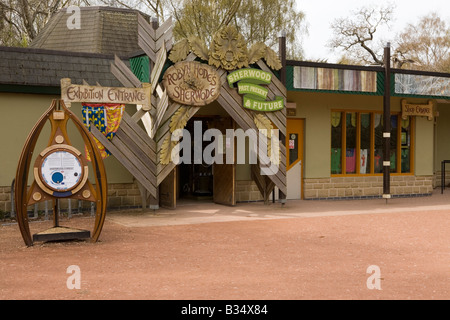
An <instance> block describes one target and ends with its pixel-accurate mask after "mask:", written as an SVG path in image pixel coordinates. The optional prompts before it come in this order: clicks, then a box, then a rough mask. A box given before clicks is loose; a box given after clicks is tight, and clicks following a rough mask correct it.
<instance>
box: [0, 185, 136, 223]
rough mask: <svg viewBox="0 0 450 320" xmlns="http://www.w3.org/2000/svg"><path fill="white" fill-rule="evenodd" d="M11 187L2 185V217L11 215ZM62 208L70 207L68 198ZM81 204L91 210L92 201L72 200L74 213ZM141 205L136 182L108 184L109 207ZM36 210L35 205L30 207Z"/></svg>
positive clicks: (43, 206)
mask: <svg viewBox="0 0 450 320" xmlns="http://www.w3.org/2000/svg"><path fill="white" fill-rule="evenodd" d="M11 196H12V194H11V187H0V218H2V217H9V216H10V213H11ZM60 205H61V210H62V211H67V210H68V208H69V201H68V199H61V202H60ZM79 206H81V208H80V209H81V210H82V211H83V212H88V211H90V210H91V202H88V201H81V202H79V201H78V200H73V199H72V200H71V202H70V207H71V210H72V212H73V213H77V212H78V211H79ZM140 206H141V196H140V193H139V188H138V186H137V184H136V183H114V184H109V185H108V204H107V207H108V209H128V208H139V207H140ZM36 209H37V211H38V212H39V213H43V212H45V209H46V204H45V202H41V203H39V204H38V205H37V207H36ZM28 210H29V211H34V210H35V208H34V206H30V207H29V208H28ZM47 210H49V211H50V212H51V211H52V203H51V202H50V201H49V202H48V203H47Z"/></svg>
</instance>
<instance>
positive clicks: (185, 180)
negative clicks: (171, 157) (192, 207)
mask: <svg viewBox="0 0 450 320" xmlns="http://www.w3.org/2000/svg"><path fill="white" fill-rule="evenodd" d="M196 122H197V128H198V127H199V126H198V124H199V122H200V123H201V134H202V136H203V134H204V133H205V131H206V130H208V129H212V128H215V129H218V130H220V131H221V132H222V134H224V135H225V133H226V131H225V130H226V129H232V128H233V120H232V119H231V118H230V117H218V116H197V117H193V118H191V119H190V120H189V121H188V123H187V124H186V127H185V129H186V130H188V131H189V133H190V135H191V146H192V147H191V162H190V163H181V164H179V165H178V166H177V195H178V196H177V198H179V199H180V200H191V201H212V202H215V203H219V204H224V205H235V204H236V200H235V189H236V188H235V180H236V179H235V178H236V177H235V175H236V169H235V164H216V163H213V164H207V163H205V161H204V159H203V157H202V163H194V158H195V157H196V156H197V157H198V154H197V155H195V152H199V150H194V134H197V135H198V134H199V132H194V125H195V123H196ZM197 130H198V129H197ZM202 141H203V139H202ZM211 143H213V142H212V141H203V142H202V144H203V145H202V149H201V152H203V150H205V147H207V146H208V145H210V144H211ZM181 156H182V154H181ZM224 162H225V159H224Z"/></svg>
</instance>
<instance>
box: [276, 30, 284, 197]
mask: <svg viewBox="0 0 450 320" xmlns="http://www.w3.org/2000/svg"><path fill="white" fill-rule="evenodd" d="M279 52H280V60H281V65H282V67H281V69H280V82H281V83H282V84H283V85H284V86H286V31H285V30H282V31H281V32H280V37H279ZM285 103H286V101H285ZM279 139H280V143H282V144H283V146H284V145H286V137H285V136H284V134H283V133H282V132H281V131H280V136H279ZM278 199H279V201H280V203H281V204H282V205H284V204H285V203H286V195H285V194H284V193H283V192H281V191H280V190H279V191H278Z"/></svg>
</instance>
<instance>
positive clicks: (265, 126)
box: [253, 113, 273, 139]
mask: <svg viewBox="0 0 450 320" xmlns="http://www.w3.org/2000/svg"><path fill="white" fill-rule="evenodd" d="M253 121H254V122H255V124H256V127H257V128H258V129H260V130H263V131H261V133H262V134H264V135H265V136H266V137H267V138H269V139H270V138H271V135H272V131H271V129H273V126H272V122H271V121H270V120H269V118H267V117H266V116H265V115H264V114H262V113H257V114H255V115H254V116H253ZM264 130H266V131H264Z"/></svg>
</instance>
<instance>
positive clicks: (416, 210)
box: [0, 189, 450, 301]
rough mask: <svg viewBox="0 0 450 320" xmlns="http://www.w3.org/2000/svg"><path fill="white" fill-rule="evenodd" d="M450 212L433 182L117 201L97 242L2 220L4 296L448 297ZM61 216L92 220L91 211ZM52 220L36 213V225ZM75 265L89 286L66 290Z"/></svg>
mask: <svg viewBox="0 0 450 320" xmlns="http://www.w3.org/2000/svg"><path fill="white" fill-rule="evenodd" d="M449 218H450V190H446V191H445V192H444V194H443V195H441V194H440V189H439V190H437V189H436V190H435V192H434V194H433V195H432V196H429V197H414V198H394V199H390V200H388V201H386V200H384V199H373V200H336V201H333V200H324V201H305V200H298V201H288V202H287V204H285V205H281V204H279V203H275V204H272V203H271V204H270V205H268V206H265V205H264V204H262V203H259V202H258V203H240V204H238V205H236V206H234V207H227V206H221V205H216V204H213V203H208V202H203V203H199V202H195V201H181V202H179V204H178V207H177V209H176V210H166V209H159V210H157V211H146V212H143V211H142V210H140V209H136V210H127V211H111V212H108V213H107V218H106V221H105V225H104V228H103V231H102V234H101V235H100V241H99V242H97V243H90V242H88V241H69V242H67V241H66V242H44V243H35V244H34V246H32V247H26V246H25V245H24V243H23V240H22V238H21V236H20V232H19V229H18V226H17V224H15V223H8V222H0V299H2V300H3V299H6V300H8V299H11V300H12V299H81V300H86V299H102V300H103V299H104V300H110V299H145V300H205V299H206V300H224V299H225V300H261V301H264V300H310V299H319V300H324V299H336V300H354V299H364V300H368V299H370V300H371V299H376V300H387V299H396V300H407V299H410V300H411V299H412V300H429V299H443V300H447V299H449V298H450V292H449V288H450V234H449V230H450V228H449V227H450V219H449ZM61 224H62V225H67V226H70V227H78V228H85V229H90V228H91V227H92V226H93V218H92V217H89V216H87V217H86V216H80V217H74V218H72V219H61ZM47 227H51V221H34V222H31V223H30V228H31V232H32V233H35V232H39V231H41V230H43V229H45V228H47ZM70 266H77V267H78V268H79V269H78V270H79V271H80V273H79V275H80V276H81V279H78V280H80V281H79V284H80V288H72V289H71V288H69V287H70V284H69V282H70V281H72V280H73V278H71V275H72V274H71V272H69V271H68V270H69V269H68V268H69V267H70ZM70 270H72V269H70ZM74 275H75V273H74Z"/></svg>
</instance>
